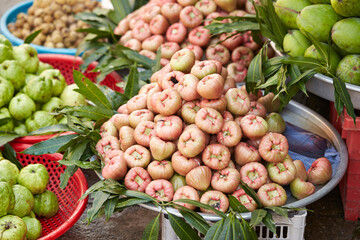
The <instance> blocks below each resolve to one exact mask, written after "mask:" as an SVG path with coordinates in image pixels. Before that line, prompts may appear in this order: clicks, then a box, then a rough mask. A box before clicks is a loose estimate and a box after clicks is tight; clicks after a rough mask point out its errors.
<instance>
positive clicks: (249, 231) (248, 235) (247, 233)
mask: <svg viewBox="0 0 360 240" xmlns="http://www.w3.org/2000/svg"><path fill="white" fill-rule="evenodd" d="M241 223H242V229H243V230H244V234H243V235H244V239H246V240H247V239H249V240H250V239H251V240H257V239H258V236H257V235H256V232H255V230H254V228H252V227H251V226H250V225H249V223H248V222H247V221H245V220H244V219H242V221H241Z"/></svg>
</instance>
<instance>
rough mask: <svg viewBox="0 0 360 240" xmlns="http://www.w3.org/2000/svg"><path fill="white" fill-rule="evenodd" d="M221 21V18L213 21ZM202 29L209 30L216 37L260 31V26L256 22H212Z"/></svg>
mask: <svg viewBox="0 0 360 240" xmlns="http://www.w3.org/2000/svg"><path fill="white" fill-rule="evenodd" d="M218 19H219V20H220V21H221V20H222V18H216V19H215V20H218ZM204 28H206V29H209V30H210V33H211V34H212V35H217V34H221V33H231V32H234V31H235V32H246V31H256V30H260V26H259V24H258V23H257V22H252V21H242V22H233V23H221V22H216V21H214V22H212V23H211V24H210V25H208V26H205V27H204Z"/></svg>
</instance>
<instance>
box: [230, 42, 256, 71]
mask: <svg viewBox="0 0 360 240" xmlns="http://www.w3.org/2000/svg"><path fill="white" fill-rule="evenodd" d="M253 58H254V52H253V51H252V50H251V49H250V48H248V47H237V48H235V49H234V51H233V52H232V53H231V60H232V61H233V62H238V63H240V64H242V65H244V66H245V67H249V65H250V62H251V60H252V59H253Z"/></svg>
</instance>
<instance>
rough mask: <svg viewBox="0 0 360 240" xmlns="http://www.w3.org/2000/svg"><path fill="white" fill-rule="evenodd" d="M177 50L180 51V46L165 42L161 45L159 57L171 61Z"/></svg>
mask: <svg viewBox="0 0 360 240" xmlns="http://www.w3.org/2000/svg"><path fill="white" fill-rule="evenodd" d="M179 50H180V46H179V44H178V43H176V42H165V43H163V44H161V57H163V58H166V59H171V57H172V56H173V55H174V54H175V53H176V52H177V51H179ZM169 66H170V65H169Z"/></svg>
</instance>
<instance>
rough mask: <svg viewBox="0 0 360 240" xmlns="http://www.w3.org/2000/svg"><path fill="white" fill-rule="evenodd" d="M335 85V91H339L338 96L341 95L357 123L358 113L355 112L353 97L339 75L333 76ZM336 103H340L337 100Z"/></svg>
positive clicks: (347, 110)
mask: <svg viewBox="0 0 360 240" xmlns="http://www.w3.org/2000/svg"><path fill="white" fill-rule="evenodd" d="M333 85H334V89H335V90H334V91H336V92H337V93H338V96H339V97H340V99H341V102H343V104H345V107H346V112H347V113H348V114H349V116H350V117H351V118H352V119H353V120H354V124H355V123H356V121H355V120H356V115H355V112H354V106H353V104H352V102H351V98H350V95H349V92H348V91H347V89H346V85H345V83H344V82H343V81H342V80H341V79H339V78H338V77H336V76H333ZM335 104H338V103H336V102H335ZM338 109H340V108H339V107H338ZM338 114H340V113H339V112H338Z"/></svg>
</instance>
